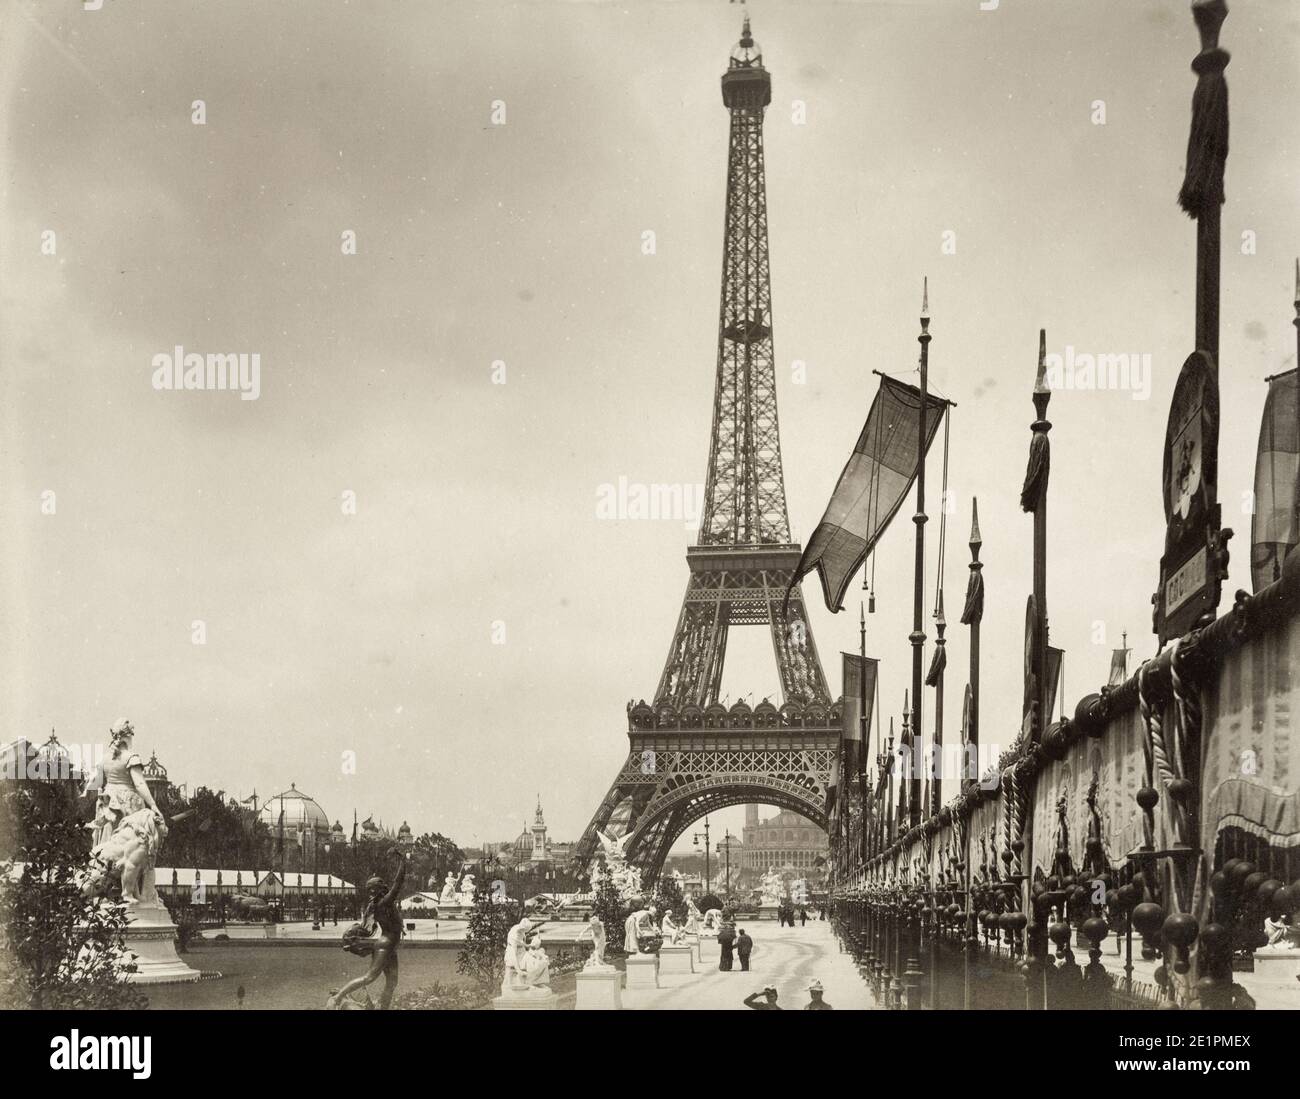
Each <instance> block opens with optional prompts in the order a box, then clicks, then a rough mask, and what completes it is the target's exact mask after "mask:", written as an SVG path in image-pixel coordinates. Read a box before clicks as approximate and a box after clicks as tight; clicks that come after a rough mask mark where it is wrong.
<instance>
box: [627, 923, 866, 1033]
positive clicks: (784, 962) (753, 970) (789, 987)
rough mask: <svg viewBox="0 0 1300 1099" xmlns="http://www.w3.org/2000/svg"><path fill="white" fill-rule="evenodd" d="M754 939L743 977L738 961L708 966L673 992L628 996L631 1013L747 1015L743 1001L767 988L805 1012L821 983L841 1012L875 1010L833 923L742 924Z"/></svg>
mask: <svg viewBox="0 0 1300 1099" xmlns="http://www.w3.org/2000/svg"><path fill="white" fill-rule="evenodd" d="M739 926H740V927H743V928H744V929H745V930H746V931H747V932H749V935H750V938H752V939H753V940H754V955H753V957H752V958H751V959H750V970H749V972H748V973H742V972H741V970H740V963H739V962H737V963H735V966H734V968H733V969H732V971H731V972H730V973H722V972H720V971H719V970H718V968H717V962H716V961H715V962H713V963H712V964H709V963H707V962H706V963H705V964H704V966H703V972H698V973H696V974H695V976H694V977H691V978H689V979H686V980H684V981H683V983H682V984H679V985H675V986H673V987H670V988H659V989H654V990H652V991H651V990H647V991H637V990H633V991H628V990H626V989H625V990H624V992H623V1007H624V1008H625V1009H627V1010H652V1011H665V1010H666V1011H726V1010H734V1011H746V1010H748V1009H747V1008H746V1007H745V1005H744V999H745V997H746V996H748V995H749V994H750V993H751V992H757V991H758V990H759V989H761V988H762V987H763V986H764V985H765V984H773V985H775V986H776V990H777V995H778V999H777V1005H778V1006H779V1007H781V1008H783V1009H785V1010H802V1009H803V1007H804V1005H805V1004H807V1003H808V1000H809V996H808V993H807V992H806V991H805V989H806V988H807V987H808V985H809V984H811V983H812V982H813V980H814V979H815V980H819V981H821V983H822V985H823V987H824V988H825V990H826V991H825V1000H826V1002H827V1003H828V1004H830V1005H831V1006H832V1007H833V1008H835V1009H836V1010H837V1011H840V1010H853V1009H858V1010H863V1009H874V1008H875V1006H876V1005H875V1004H874V1002H873V1001H872V999H871V991H870V989H869V987H868V985H867V983H866V982H865V981H864V980H863V979H862V978H861V977H860V976H859V975H858V971H857V968H856V967H855V966H854V964H853V959H852V957H850V956H849V955H848V954H843V953H841V952H840V948H839V943H838V941H837V940H836V938H835V935H834V932H832V931H831V925H830V923H829V922H827V923H822V922H820V921H818V922H813V921H811V920H810V921H809V922H808V924H807V925H806V926H804V927H799V926H797V925H796V926H795V927H792V928H791V927H778V926H777V925H776V924H775V923H773V922H771V921H769V920H763V921H753V922H749V923H745V922H742V923H740V924H739Z"/></svg>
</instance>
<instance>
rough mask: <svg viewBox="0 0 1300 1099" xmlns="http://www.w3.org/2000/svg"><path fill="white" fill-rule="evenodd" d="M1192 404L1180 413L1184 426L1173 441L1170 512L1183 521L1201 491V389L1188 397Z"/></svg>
mask: <svg viewBox="0 0 1300 1099" xmlns="http://www.w3.org/2000/svg"><path fill="white" fill-rule="evenodd" d="M1187 397H1188V402H1187V404H1185V405H1184V406H1183V407H1182V408H1181V409H1180V410H1179V411H1180V413H1181V417H1180V418H1181V423H1179V424H1178V426H1177V427H1176V428H1175V430H1174V433H1173V438H1172V439H1171V440H1170V477H1169V512H1170V515H1171V516H1173V515H1177V516H1178V518H1180V519H1187V518H1188V517H1189V516H1190V515H1191V513H1192V506H1193V504H1194V502H1195V499H1196V493H1197V492H1198V491H1199V490H1200V487H1201V463H1202V457H1203V454H1204V448H1203V446H1202V444H1201V387H1200V386H1197V387H1196V389H1195V391H1194V393H1190V394H1187Z"/></svg>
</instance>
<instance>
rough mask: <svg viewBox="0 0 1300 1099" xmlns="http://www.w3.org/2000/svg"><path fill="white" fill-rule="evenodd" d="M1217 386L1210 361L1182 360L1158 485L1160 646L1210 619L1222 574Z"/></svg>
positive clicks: (1198, 356)
mask: <svg viewBox="0 0 1300 1099" xmlns="http://www.w3.org/2000/svg"><path fill="white" fill-rule="evenodd" d="M1218 454H1219V386H1218V381H1217V379H1216V376H1215V370H1214V363H1213V361H1212V360H1211V359H1210V357H1209V355H1207V354H1206V353H1205V352H1203V351H1195V352H1193V353H1192V354H1191V355H1189V356H1188V357H1187V361H1186V362H1184V363H1183V369H1182V372H1181V373H1180V374H1179V375H1178V384H1177V385H1176V386H1175V387H1174V395H1173V399H1172V400H1171V401H1170V403H1169V421H1168V426H1167V428H1166V430H1165V455H1164V477H1163V486H1162V487H1163V492H1162V496H1163V498H1164V508H1165V552H1164V556H1163V557H1162V558H1161V559H1160V587H1159V588H1158V589H1157V590H1156V594H1155V595H1153V596H1152V597H1151V602H1152V603H1153V604H1154V607H1155V612H1154V614H1153V615H1152V628H1153V629H1154V631H1155V633H1156V634H1157V636H1158V637H1159V639H1160V644H1161V645H1162V646H1163V645H1164V644H1166V643H1167V642H1169V641H1171V640H1173V639H1174V638H1176V637H1181V636H1182V635H1183V634H1185V633H1188V632H1189V631H1190V630H1192V629H1193V628H1194V627H1195V626H1196V625H1197V623H1198V622H1201V621H1203V620H1204V619H1206V618H1213V617H1214V612H1215V609H1216V608H1217V607H1218V605H1219V587H1220V583H1221V582H1222V580H1223V579H1224V578H1225V577H1226V576H1227V551H1226V549H1224V543H1225V542H1226V540H1227V538H1228V537H1231V534H1232V532H1231V531H1226V532H1220V529H1219V520H1220V509H1219V504H1218Z"/></svg>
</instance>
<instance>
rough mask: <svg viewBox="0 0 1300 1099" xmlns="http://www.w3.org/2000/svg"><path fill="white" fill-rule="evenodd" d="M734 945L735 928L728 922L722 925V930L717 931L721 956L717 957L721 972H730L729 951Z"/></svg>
mask: <svg viewBox="0 0 1300 1099" xmlns="http://www.w3.org/2000/svg"><path fill="white" fill-rule="evenodd" d="M735 945H736V929H735V928H734V927H732V926H731V924H729V923H724V924H723V925H722V930H721V931H719V932H718V949H719V951H720V952H721V956H720V957H719V959H718V968H719V969H720V970H722V972H723V973H730V972H731V952H732V950H734V949H735Z"/></svg>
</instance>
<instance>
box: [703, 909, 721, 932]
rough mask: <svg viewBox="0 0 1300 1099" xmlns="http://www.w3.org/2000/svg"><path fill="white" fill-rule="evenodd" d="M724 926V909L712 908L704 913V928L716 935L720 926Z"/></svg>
mask: <svg viewBox="0 0 1300 1099" xmlns="http://www.w3.org/2000/svg"><path fill="white" fill-rule="evenodd" d="M721 926H722V909H721V908H710V909H709V910H708V911H707V912H706V913H704V930H705V931H706V932H711V933H712V934H714V935H716V934H717V933H718V928H720V927H721Z"/></svg>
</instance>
